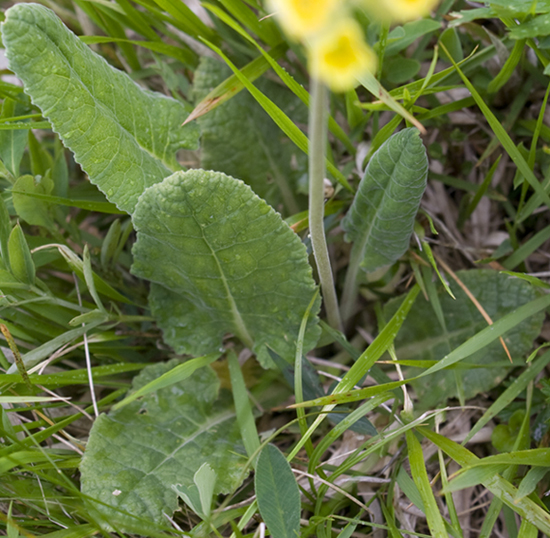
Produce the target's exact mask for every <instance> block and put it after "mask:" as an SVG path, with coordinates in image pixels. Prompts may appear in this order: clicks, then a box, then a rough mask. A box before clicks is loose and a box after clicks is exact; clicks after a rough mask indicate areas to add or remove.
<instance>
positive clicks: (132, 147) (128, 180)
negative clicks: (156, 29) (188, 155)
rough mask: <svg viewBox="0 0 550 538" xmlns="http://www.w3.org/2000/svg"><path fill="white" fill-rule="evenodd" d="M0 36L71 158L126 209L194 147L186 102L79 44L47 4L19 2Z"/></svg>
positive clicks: (194, 129) (195, 137)
mask: <svg viewBox="0 0 550 538" xmlns="http://www.w3.org/2000/svg"><path fill="white" fill-rule="evenodd" d="M2 39H3V42H4V45H5V47H6V56H7V58H8V60H9V65H10V68H11V69H12V70H13V71H14V72H15V73H16V74H17V76H18V77H19V78H20V79H21V80H22V81H23V84H24V87H25V92H26V93H27V94H29V95H30V97H31V100H32V102H33V103H34V104H35V105H37V106H38V107H39V108H40V110H41V111H42V114H43V115H44V117H46V118H48V119H49V120H50V122H51V124H52V127H53V129H54V131H55V132H57V133H58V134H59V136H60V138H61V140H62V141H63V143H64V144H65V146H67V147H68V148H69V149H70V150H71V151H73V152H74V154H75V160H76V161H77V162H78V163H79V164H80V165H81V166H82V168H83V170H84V171H85V172H86V173H87V174H88V175H89V177H90V181H91V182H92V183H94V184H96V185H97V186H98V187H99V188H100V190H101V191H102V192H104V193H105V194H106V196H107V198H108V199H109V200H110V201H112V202H114V203H115V204H116V205H117V207H119V208H120V209H122V210H124V211H128V212H132V211H133V209H134V206H135V204H136V201H137V199H138V197H139V196H140V194H141V193H142V192H143V191H144V190H145V189H146V188H147V187H149V186H150V185H153V184H154V183H157V182H159V181H162V179H163V178H165V177H166V176H168V175H170V174H171V173H172V172H173V171H175V170H178V169H179V168H180V166H179V165H178V163H177V161H176V158H175V152H176V151H177V150H178V149H179V148H182V147H185V148H191V149H196V148H197V146H198V130H197V127H196V126H195V125H193V124H190V125H187V126H185V127H181V124H182V123H183V121H184V120H185V118H186V117H187V116H188V113H187V112H186V110H185V107H184V105H182V104H181V103H179V102H178V101H176V100H174V99H171V98H167V97H164V96H163V95H161V94H158V93H154V92H150V91H147V90H143V89H141V88H140V87H139V86H137V85H136V84H135V83H134V82H133V81H132V80H131V79H130V77H128V76H127V75H126V74H124V73H122V72H121V71H118V70H116V69H114V68H113V67H111V66H110V65H109V64H108V63H107V62H106V61H105V60H104V59H103V58H102V57H101V56H98V55H97V54H95V53H94V52H93V51H91V50H90V49H89V48H88V47H87V46H86V45H84V44H83V43H82V42H81V41H80V40H79V39H78V38H77V37H76V36H75V35H74V34H73V33H72V32H71V31H70V30H69V29H68V28H67V27H66V26H65V25H64V24H63V23H62V22H61V21H60V20H59V19H58V18H57V17H56V15H55V14H54V13H53V12H52V11H50V10H49V9H47V8H45V7H43V6H39V5H37V4H17V5H15V6H14V7H12V8H10V9H9V10H8V11H7V12H6V20H5V22H4V23H3V24H2Z"/></svg>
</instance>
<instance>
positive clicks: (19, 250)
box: [8, 223, 36, 284]
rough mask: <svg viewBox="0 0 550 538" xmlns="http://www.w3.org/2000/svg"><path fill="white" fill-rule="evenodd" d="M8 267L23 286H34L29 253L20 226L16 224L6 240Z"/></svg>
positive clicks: (32, 265) (32, 263)
mask: <svg viewBox="0 0 550 538" xmlns="http://www.w3.org/2000/svg"><path fill="white" fill-rule="evenodd" d="M8 252H9V258H10V267H11V272H12V273H13V276H14V277H15V278H17V280H19V281H21V282H24V283H25V284H34V281H35V278H36V277H35V268H34V262H33V261H32V256H31V251H30V250H29V245H27V240H26V239H25V234H24V233H23V230H22V229H21V225H20V224H19V223H17V224H16V225H15V226H14V228H13V230H12V231H11V234H10V238H9V240H8Z"/></svg>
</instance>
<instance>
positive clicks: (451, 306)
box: [384, 269, 543, 408]
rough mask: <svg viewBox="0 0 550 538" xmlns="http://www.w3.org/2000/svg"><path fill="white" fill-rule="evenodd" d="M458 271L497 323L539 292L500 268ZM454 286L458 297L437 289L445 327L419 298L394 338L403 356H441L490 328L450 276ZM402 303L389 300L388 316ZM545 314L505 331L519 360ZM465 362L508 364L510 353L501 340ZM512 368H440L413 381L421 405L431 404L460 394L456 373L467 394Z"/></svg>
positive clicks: (498, 380)
mask: <svg viewBox="0 0 550 538" xmlns="http://www.w3.org/2000/svg"><path fill="white" fill-rule="evenodd" d="M457 276H458V277H459V278H460V280H461V281H462V282H463V283H464V285H465V286H466V287H467V288H468V289H469V290H470V292H471V293H472V294H473V295H474V297H475V298H476V299H477V300H478V301H479V303H481V305H482V306H483V308H484V309H485V311H486V312H487V314H488V315H489V317H490V318H491V319H492V321H493V322H496V321H497V320H498V319H500V318H502V317H503V316H505V315H506V314H509V313H510V312H512V311H514V310H515V309H516V308H518V307H520V306H521V305H524V304H526V303H528V302H529V301H531V300H533V299H534V298H535V297H536V292H535V291H534V289H533V287H532V286H531V285H530V284H529V283H527V282H525V281H523V280H519V279H515V278H510V277H509V276H508V275H504V274H501V273H498V272H496V271H490V270H477V269H476V270H470V271H459V272H457ZM450 287H451V290H452V292H453V294H454V295H455V297H456V300H454V299H452V298H451V297H450V296H449V295H448V294H447V293H446V292H445V291H444V289H443V286H441V285H440V286H439V287H438V290H437V293H438V295H439V301H440V303H441V310H442V312H443V316H444V320H445V326H446V331H444V330H443V329H442V327H441V324H440V323H439V321H438V319H437V316H436V315H435V313H434V310H433V309H432V306H431V305H430V303H428V302H427V301H426V300H425V299H424V298H423V297H419V298H418V299H417V300H416V302H415V304H414V305H413V307H412V308H411V311H410V313H409V316H408V317H407V319H406V320H405V322H404V323H403V326H402V327H401V331H400V332H399V334H398V335H397V338H396V339H395V348H396V350H395V351H396V354H397V357H398V358H399V359H401V360H407V359H418V360H436V361H438V360H440V359H442V358H443V357H444V356H446V355H447V354H448V353H449V352H450V351H451V350H453V349H456V348H457V347H458V346H459V345H461V344H462V343H464V342H465V341H466V340H468V339H469V338H470V337H472V336H474V334H476V333H478V332H479V331H481V330H482V329H485V328H486V327H487V322H486V321H485V320H484V319H483V317H482V315H481V314H480V313H479V311H478V310H477V308H476V307H475V305H474V304H473V303H472V301H470V299H469V298H468V297H467V296H466V294H465V293H464V292H463V291H462V289H461V288H460V287H459V286H458V285H457V284H456V283H455V282H454V281H451V283H450ZM398 304H399V302H398V300H395V301H390V302H389V303H388V304H387V305H386V308H385V312H384V313H385V317H386V319H389V318H390V316H391V315H392V314H393V313H394V312H395V309H396V307H397V305H398ZM542 319H543V314H542V313H538V314H535V315H533V316H531V317H530V318H528V319H526V320H525V321H523V322H521V323H519V324H518V325H517V326H516V327H514V328H513V329H512V330H510V331H508V332H507V333H506V334H505V335H504V337H503V338H504V341H505V342H506V345H507V347H508V349H509V350H510V353H511V355H512V357H513V358H514V359H515V360H517V362H518V364H524V361H523V359H522V357H523V355H524V354H525V353H526V352H527V351H529V349H530V348H531V346H532V345H533V341H534V340H535V338H536V337H537V336H538V334H539V333H540V330H541V324H542ZM467 361H468V363H472V364H475V365H484V364H490V363H497V362H502V363H503V364H506V363H508V358H507V355H506V352H505V351H504V349H503V347H502V345H501V343H500V341H499V340H498V339H497V340H496V341H494V342H492V343H491V344H489V345H488V346H486V347H484V348H483V349H481V350H479V351H478V352H476V353H474V354H472V355H471V356H470V357H469V358H468V359H467ZM419 372H420V370H418V369H416V368H411V369H410V370H409V372H408V374H409V376H414V375H416V374H418V373H419ZM508 372H509V368H506V367H505V366H502V367H500V366H495V365H491V367H489V368H472V369H465V370H454V371H452V370H440V371H438V372H435V373H434V374H432V375H430V376H427V377H425V378H423V379H420V380H418V381H416V382H412V385H413V387H414V389H415V391H416V392H417V394H418V397H419V400H420V402H421V405H422V407H425V408H427V407H433V406H435V405H437V404H438V403H440V402H445V401H446V400H447V398H452V397H455V396H457V386H456V379H455V376H460V377H461V381H462V385H463V388H464V397H465V398H466V399H468V398H472V397H473V396H475V395H476V394H479V393H480V392H483V391H486V390H489V389H491V388H493V387H495V386H497V385H498V384H500V383H501V382H502V380H503V379H504V378H505V377H506V375H507V373H508Z"/></svg>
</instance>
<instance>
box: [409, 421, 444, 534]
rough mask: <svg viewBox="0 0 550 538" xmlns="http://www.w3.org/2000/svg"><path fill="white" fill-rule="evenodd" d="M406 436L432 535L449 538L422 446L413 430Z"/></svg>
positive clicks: (414, 475) (415, 478)
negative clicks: (429, 476)
mask: <svg viewBox="0 0 550 538" xmlns="http://www.w3.org/2000/svg"><path fill="white" fill-rule="evenodd" d="M405 435H406V438H407V449H408V453H409V462H410V465H411V474H412V477H413V480H414V483H415V484H416V487H417V488H418V491H419V493H420V497H421V498H422V504H423V505H424V513H425V514H426V520H427V522H428V527H429V528H430V532H431V535H432V536H433V537H434V538H447V537H448V536H449V535H448V533H447V531H446V530H445V523H444V521H443V517H442V516H441V513H440V511H439V508H438V506H437V501H436V500H435V496H434V493H433V490H432V486H431V484H430V479H429V478H428V472H427V470H426V464H425V462H424V453H423V451H422V446H421V445H420V442H419V441H418V439H417V438H416V436H415V434H414V432H413V431H412V430H408V431H407V433H406V434H405Z"/></svg>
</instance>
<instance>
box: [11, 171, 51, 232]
mask: <svg viewBox="0 0 550 538" xmlns="http://www.w3.org/2000/svg"><path fill="white" fill-rule="evenodd" d="M53 187H54V185H53V181H52V180H51V178H50V177H49V174H46V175H45V176H36V177H33V176H29V175H25V176H21V177H20V178H19V179H18V180H17V181H16V182H15V185H14V186H13V188H14V190H15V191H16V192H13V194H12V196H13V206H14V208H15V211H17V214H18V215H19V216H20V217H21V218H22V219H23V220H24V221H25V222H28V223H29V224H33V225H35V226H44V228H48V229H50V230H52V229H55V223H54V220H53V218H52V217H51V214H50V204H49V203H47V202H45V201H43V200H41V199H39V198H35V197H33V196H27V194H30V195H32V194H35V193H36V194H43V195H49V194H50V193H51V192H52V190H53Z"/></svg>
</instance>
